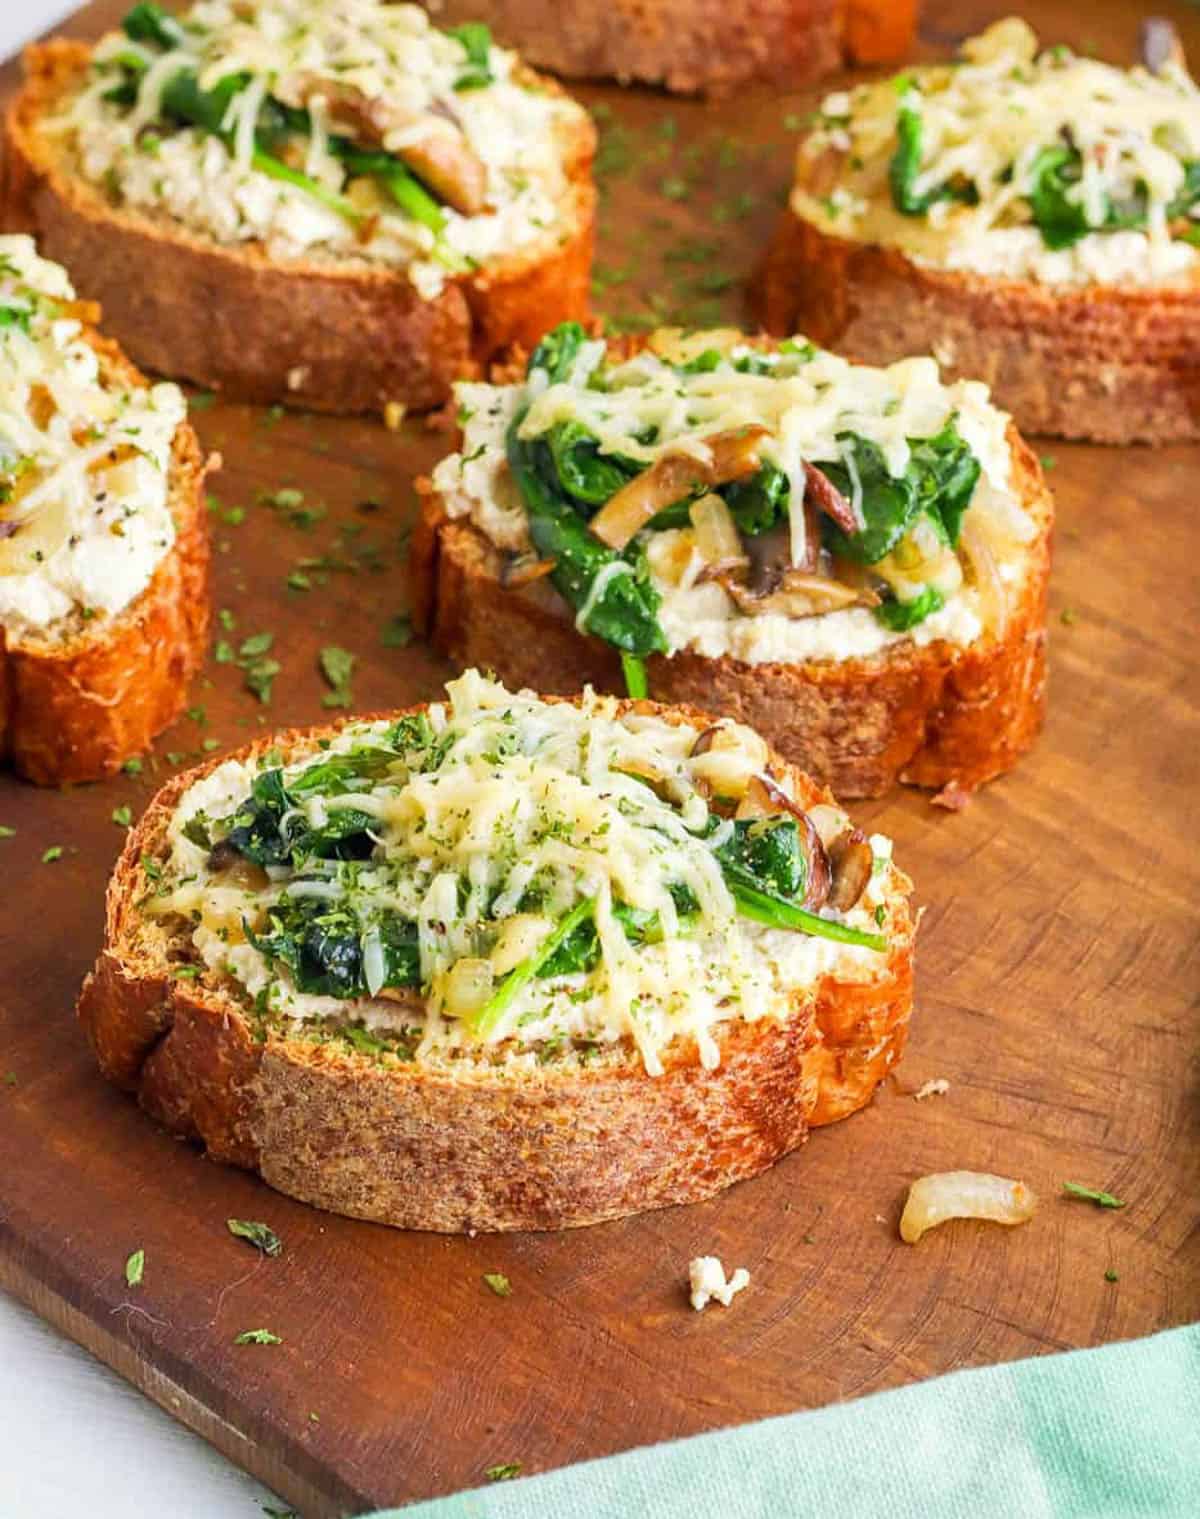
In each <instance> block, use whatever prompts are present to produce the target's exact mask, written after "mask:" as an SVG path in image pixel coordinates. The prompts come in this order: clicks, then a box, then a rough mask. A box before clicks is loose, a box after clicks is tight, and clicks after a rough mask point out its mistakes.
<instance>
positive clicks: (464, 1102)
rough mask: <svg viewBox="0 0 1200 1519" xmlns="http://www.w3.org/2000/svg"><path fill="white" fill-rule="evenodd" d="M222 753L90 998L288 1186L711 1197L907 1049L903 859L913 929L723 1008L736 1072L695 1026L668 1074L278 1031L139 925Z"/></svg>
mask: <svg viewBox="0 0 1200 1519" xmlns="http://www.w3.org/2000/svg"><path fill="white" fill-rule="evenodd" d="M639 710H657V709H655V708H654V707H652V706H651V705H650V704H641V705H640V707H639ZM668 715H670V714H668ZM677 717H678V719H679V720H690V719H695V718H697V717H699V718H700V720H702V721H705V722H706V721H708V719H707V718H704V717H703V715H702V714H694V713H690V712H686V711H684V712H680V713H678V714H677ZM311 731H314V732H329V731H331V730H330V729H322V730H311ZM304 736H305V735H304V734H301V733H290V734H283V735H276V736H275V737H274V738H273V739H264V740H260V741H259V742H258V743H257V744H255V745H253V746H251V747H250V749H248V750H246V751H243V755H248V754H252V753H256V752H259V751H261V750H262V749H264V748H266V747H268V745H270V744H275V745H280V746H282V748H283V749H284V751H285V752H288V751H290V750H291V749H292V748H293V747H294V746H295V744H296V743H297V741H298V740H299V739H300V738H302V737H304ZM216 763H218V761H216V760H213V761H210V762H208V763H207V764H205V765H203V766H201V767H199V768H198V769H196V770H192V771H189V772H187V773H185V774H182V775H178V776H176V777H174V779H173V780H171V781H170V782H169V783H168V784H167V785H166V786H165V787H163V789H162V790H161V791H160V792H159V793H158V795H157V796H156V797H155V798H154V800H153V801H152V802H151V804H150V806H149V808H148V809H147V811H146V814H145V816H144V817H143V818H142V819H141V821H140V822H139V823H138V825H137V827H136V828H134V829H133V830H132V832H131V833H130V835H129V837H128V839H127V841H126V845H125V848H124V851H123V852H122V855H121V858H120V860H119V861H118V863H117V866H116V868H115V870H114V872H113V877H112V881H111V882H110V885H109V890H108V897H107V911H106V931H105V947H104V950H103V951H102V953H101V955H100V957H99V959H98V960H97V963H96V967H95V969H94V971H93V972H92V973H91V974H90V975H89V976H88V978H87V980H86V982H85V983H84V987H83V991H82V993H81V995H80V999H79V1008H78V1011H79V1016H80V1019H81V1021H82V1023H83V1026H84V1029H85V1030H86V1032H87V1035H88V1038H89V1040H90V1041H91V1044H92V1047H93V1049H94V1051H95V1053H96V1058H97V1060H98V1061H99V1064H100V1067H101V1069H102V1071H103V1072H104V1074H105V1075H106V1076H108V1077H109V1078H110V1079H111V1080H113V1081H116V1082H118V1083H119V1084H120V1085H121V1086H123V1087H125V1088H126V1089H128V1090H130V1091H133V1092H136V1093H137V1095H138V1098H139V1101H140V1102H141V1103H142V1105H143V1106H144V1107H145V1108H146V1109H147V1110H148V1111H149V1112H150V1113H152V1114H153V1115H154V1116H155V1117H156V1118H157V1119H158V1120H159V1121H160V1122H162V1123H164V1124H166V1125H167V1126H169V1127H170V1128H171V1129H173V1130H174V1131H175V1132H176V1133H179V1134H182V1135H185V1136H187V1137H189V1138H193V1139H198V1140H200V1141H201V1142H203V1143H204V1144H205V1145H206V1147H207V1149H208V1153H209V1154H210V1155H211V1156H212V1157H213V1158H214V1159H217V1160H223V1161H227V1162H229V1163H232V1164H236V1165H241V1166H246V1167H248V1168H251V1169H256V1170H258V1171H259V1172H261V1174H262V1176H263V1177H264V1178H265V1179H266V1180H267V1181H268V1182H270V1184H271V1185H272V1186H275V1187H277V1188H278V1189H279V1190H280V1191H283V1192H287V1193H289V1194H290V1195H292V1196H294V1197H299V1198H301V1199H302V1200H304V1201H306V1202H311V1203H314V1204H316V1205H317V1206H318V1207H322V1208H328V1209H330V1210H332V1211H334V1212H339V1213H348V1214H351V1215H353V1216H356V1217H360V1218H370V1219H375V1220H378V1221H379V1222H382V1223H389V1224H394V1225H397V1226H399V1227H403V1228H415V1229H435V1230H441V1231H457V1230H467V1229H484V1230H489V1229H490V1230H500V1229H547V1228H566V1227H573V1226H577V1225H583V1224H590V1223H596V1222H599V1221H600V1220H602V1219H606V1218H617V1217H621V1216H623V1215H625V1214H628V1213H632V1212H638V1211H641V1210H643V1209H647V1208H657V1207H666V1206H668V1205H670V1204H673V1203H683V1202H693V1201H698V1200H699V1199H701V1198H705V1197H710V1196H712V1195H713V1194H714V1193H716V1192H718V1191H720V1190H722V1189H723V1188H724V1187H727V1186H729V1185H731V1184H732V1183H733V1182H735V1181H740V1180H742V1179H744V1178H746V1177H749V1176H754V1175H756V1174H757V1173H758V1172H760V1171H762V1170H764V1169H765V1168H766V1167H767V1166H769V1165H771V1164H772V1163H773V1162H774V1161H775V1160H777V1159H779V1158H780V1157H781V1156H782V1155H785V1154H787V1153H788V1152H789V1151H790V1150H793V1149H795V1148H796V1147H797V1146H798V1145H800V1144H801V1143H802V1142H803V1140H804V1138H805V1135H806V1133H807V1130H808V1127H809V1125H810V1124H813V1123H826V1122H829V1121H831V1120H833V1119H835V1118H840V1117H844V1116H845V1115H846V1114H848V1113H850V1112H853V1111H854V1110H855V1109H857V1108H859V1107H861V1106H862V1105H863V1104H864V1103H866V1102H867V1101H869V1099H870V1097H871V1095H872V1093H873V1092H874V1090H875V1088H876V1086H877V1085H878V1084H879V1082H880V1081H881V1080H882V1079H883V1077H884V1075H885V1074H886V1072H887V1071H888V1070H889V1069H890V1068H891V1067H892V1066H893V1065H894V1064H895V1063H896V1061H897V1060H898V1059H899V1058H900V1054H901V1052H902V1050H903V1047H904V1042H905V1039H906V1037H907V1028H908V1019H909V1015H910V1013H911V1010H912V961H913V942H914V938H915V933H916V921H915V918H914V917H913V915H912V913H911V911H910V908H909V903H908V898H907V889H908V883H907V882H906V881H904V880H903V878H901V882H900V887H899V889H898V890H897V892H896V893H895V894H894V896H892V897H891V899H890V901H889V903H888V909H887V910H888V918H887V922H886V925H885V931H886V932H887V933H888V935H889V938H890V940H891V945H892V948H891V950H890V952H889V954H888V956H887V959H886V962H885V963H883V964H881V966H880V968H879V970H878V972H877V974H876V975H875V977H874V978H873V979H871V980H864V981H861V982H853V983H852V982H846V981H837V980H834V979H833V978H832V977H830V976H825V977H824V978H823V979H822V980H821V981H820V983H819V984H817V985H816V986H815V987H814V988H813V994H812V996H811V998H810V999H807V1000H803V1001H800V1002H798V1003H797V1006H796V1009H795V1011H794V1013H793V1015H792V1016H791V1017H789V1018H788V1019H787V1020H785V1021H783V1022H776V1021H773V1020H764V1021H762V1022H760V1023H747V1022H744V1021H741V1020H734V1021H731V1022H729V1023H727V1024H724V1025H720V1026H719V1027H718V1029H717V1030H715V1033H716V1035H717V1038H718V1042H719V1044H720V1047H721V1064H720V1065H719V1067H718V1068H717V1069H716V1070H715V1071H706V1070H704V1068H703V1067H702V1066H701V1065H700V1063H699V1060H698V1058H697V1055H696V1051H695V1048H694V1046H693V1045H691V1043H690V1042H688V1043H686V1044H685V1043H683V1042H682V1041H681V1042H680V1044H679V1045H678V1046H672V1047H671V1049H670V1050H668V1051H667V1055H666V1060H665V1066H666V1069H665V1071H664V1074H663V1075H662V1076H660V1077H649V1076H647V1075H646V1074H645V1072H644V1070H643V1069H642V1067H641V1064H640V1062H638V1060H637V1059H636V1057H633V1056H631V1058H630V1059H629V1060H628V1061H627V1062H625V1063H622V1064H617V1065H611V1064H610V1065H599V1066H578V1065H571V1064H567V1063H557V1064H554V1063H552V1064H549V1065H545V1066H540V1067H538V1068H536V1069H535V1070H532V1071H530V1070H523V1069H512V1068H509V1067H505V1066H503V1065H489V1064H486V1063H483V1062H475V1061H470V1060H464V1061H463V1062H461V1064H458V1065H455V1066H454V1067H447V1066H445V1065H442V1066H437V1067H422V1066H419V1065H417V1064H415V1063H412V1062H409V1063H404V1062H400V1061H396V1060H391V1059H387V1060H384V1061H377V1060H375V1059H373V1058H371V1057H370V1056H367V1055H363V1054H360V1053H358V1052H356V1051H355V1050H353V1049H352V1048H351V1047H350V1046H349V1045H346V1044H344V1043H341V1042H330V1043H315V1042H309V1041H306V1040H303V1039H298V1038H291V1039H289V1038H287V1037H285V1036H284V1035H283V1033H282V1032H280V1031H279V1030H273V1031H268V1032H267V1033H266V1034H265V1035H264V1036H262V1037H260V1038H258V1039H256V1038H255V1035H254V1032H253V1030H252V1027H251V1024H250V1022H249V1021H248V1019H247V1017H246V1016H245V1014H244V1013H243V1011H242V1008H241V1004H240V1003H239V1002H238V1001H237V1000H236V999H235V997H234V996H233V995H231V993H230V991H229V990H227V989H225V988H220V989H218V988H216V987H213V986H209V985H208V984H202V983H200V982H198V981H196V980H192V979H186V978H180V977H178V976H173V975H172V974H171V973H170V966H169V965H168V964H166V963H164V961H163V959H162V956H161V954H160V953H158V954H156V953H155V952H153V950H152V949H151V948H148V947H147V945H146V944H145V942H143V940H142V939H141V938H140V936H139V928H140V917H139V911H138V902H139V900H140V898H141V897H142V895H143V894H144V892H145V891H146V890H147V885H148V882H147V877H146V875H145V871H144V868H143V865H142V860H143V857H145V856H149V857H151V858H154V857H157V856H158V855H160V854H161V853H162V852H163V851H164V848H165V844H164V840H165V835H166V829H167V824H168V822H169V820H170V817H171V815H172V813H173V811H174V809H175V807H176V805H177V804H178V801H179V798H180V797H181V795H182V794H183V792H184V791H186V790H187V788H188V787H189V786H191V785H192V784H194V782H195V781H196V780H197V779H198V778H199V777H200V776H201V775H203V774H204V773H206V772H207V771H208V770H210V769H211V768H212V767H213V766H214V765H215V764H216ZM777 765H778V769H779V771H780V772H782V770H783V769H785V768H787V767H786V766H784V764H783V762H782V761H777ZM795 781H796V795H797V797H798V798H799V799H800V800H801V802H802V803H804V804H806V805H811V804H812V803H814V802H815V801H817V800H821V799H824V798H826V797H827V796H828V793H826V792H824V791H823V790H822V788H820V787H818V786H816V785H815V783H813V782H812V781H810V780H808V779H807V778H806V777H803V776H798V775H797V776H796V777H795Z"/></svg>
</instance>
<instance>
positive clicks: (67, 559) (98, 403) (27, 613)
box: [0, 236, 185, 641]
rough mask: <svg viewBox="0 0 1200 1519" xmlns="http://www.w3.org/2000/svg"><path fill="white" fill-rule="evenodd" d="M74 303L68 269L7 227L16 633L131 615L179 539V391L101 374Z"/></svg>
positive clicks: (5, 465) (3, 329) (7, 480)
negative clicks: (175, 463)
mask: <svg viewBox="0 0 1200 1519" xmlns="http://www.w3.org/2000/svg"><path fill="white" fill-rule="evenodd" d="M75 311H76V307H75V292H74V290H73V289H72V288H71V284H70V281H69V280H68V278H67V276H66V273H65V271H64V270H62V269H61V268H60V267H59V266H58V265H57V264H52V263H49V262H48V261H47V260H45V259H43V258H39V257H38V255H37V253H36V251H35V249H34V244H33V240H32V239H31V238H28V237H21V236H8V237H0V625H3V627H4V629H5V631H6V633H7V634H8V636H9V638H10V639H13V640H14V641H15V640H19V639H23V638H32V637H44V636H47V635H49V634H54V633H58V632H61V631H63V630H64V625H66V624H67V623H68V621H69V620H71V619H77V618H78V617H81V616H82V617H83V618H86V619H89V620H90V619H92V618H95V617H98V616H111V615H113V614H115V613H117V612H120V611H122V610H123V609H124V608H125V607H127V606H128V605H129V603H130V602H131V601H133V600H134V598H135V597H137V596H138V595H140V594H141V592H142V591H144V590H145V588H146V586H147V585H148V584H149V583H150V579H151V576H152V575H153V574H154V571H155V569H156V567H157V565H158V563H159V561H160V560H161V559H162V557H163V555H164V554H165V553H166V552H167V550H168V549H169V548H170V546H171V544H172V543H173V542H174V541H175V524H174V521H173V519H172V517H171V512H170V507H169V480H168V474H169V466H170V457H171V443H172V439H173V438H174V435H175V430H176V428H177V427H178V426H179V424H180V423H181V422H182V421H183V419H184V415H185V405H184V400H183V396H182V394H181V393H180V391H179V390H178V388H177V387H176V386H174V385H153V386H150V387H148V388H140V387H139V388H132V389H127V388H125V386H124V385H122V384H119V383H117V382H115V381H114V380H113V379H111V378H107V377H105V376H104V375H103V374H102V373H101V366H100V362H99V359H98V357H97V354H96V351H95V349H94V348H93V347H92V345H91V344H90V343H89V342H88V341H87V339H86V337H85V336H84V327H83V324H82V323H81V321H80V320H79V317H78V316H77V315H76V314H75ZM70 625H71V626H72V627H73V626H74V625H75V624H74V622H73V621H71V622H70Z"/></svg>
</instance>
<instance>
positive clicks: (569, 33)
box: [427, 0, 917, 95]
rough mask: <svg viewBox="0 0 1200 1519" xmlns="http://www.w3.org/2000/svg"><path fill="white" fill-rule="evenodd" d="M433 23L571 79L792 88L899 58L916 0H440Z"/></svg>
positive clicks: (691, 87) (718, 89) (688, 87)
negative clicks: (479, 37)
mask: <svg viewBox="0 0 1200 1519" xmlns="http://www.w3.org/2000/svg"><path fill="white" fill-rule="evenodd" d="M427 9H428V10H429V11H430V12H431V13H432V14H433V15H434V17H435V19H436V20H437V22H438V24H439V25H445V24H446V23H447V22H461V21H486V22H487V23H488V24H489V25H490V26H491V27H492V29H493V30H494V31H495V33H496V35H497V36H498V37H499V38H500V40H501V41H502V42H504V43H505V44H507V45H508V46H511V47H516V48H518V49H519V50H520V51H521V53H522V54H524V56H525V57H527V58H528V59H529V61H530V63H535V64H537V65H538V66H539V67H541V68H547V69H550V70H552V71H553V72H554V73H556V74H565V75H567V76H568V77H570V78H576V79H580V78H582V79H597V78H611V79H619V80H621V81H622V83H628V82H629V81H631V80H637V81H639V82H641V83H646V84H660V85H665V86H666V88H667V89H669V90H676V91H680V92H682V93H685V94H691V93H694V92H703V93H707V94H713V95H717V94H726V93H728V92H729V91H730V90H733V89H736V88H737V87H738V86H741V85H745V84H749V83H751V82H763V83H768V84H773V85H775V86H777V87H778V88H780V89H794V88H796V87H797V86H798V85H801V84H805V83H807V82H808V81H809V80H812V79H817V78H819V77H820V76H821V75H822V74H828V73H832V72H833V71H834V70H836V69H839V68H841V67H843V66H844V65H847V64H852V63H885V62H888V61H890V60H892V59H896V58H902V57H903V56H904V55H905V54H906V53H907V52H908V50H909V48H910V47H911V46H912V42H913V37H914V33H915V30H916V20H917V6H916V3H915V0H754V3H753V4H742V5H728V4H725V3H723V0H657V3H655V4H653V5H647V4H646V3H645V0H575V3H574V4H572V5H570V6H564V5H560V4H556V3H555V0H443V3H433V0H430V3H428V4H427Z"/></svg>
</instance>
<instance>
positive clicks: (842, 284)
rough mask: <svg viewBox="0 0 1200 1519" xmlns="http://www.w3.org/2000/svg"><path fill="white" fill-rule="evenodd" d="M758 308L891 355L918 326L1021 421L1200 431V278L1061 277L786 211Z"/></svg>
mask: <svg viewBox="0 0 1200 1519" xmlns="http://www.w3.org/2000/svg"><path fill="white" fill-rule="evenodd" d="M751 308H752V310H753V313H754V315H755V317H756V319H757V320H758V321H759V322H761V324H762V326H763V327H764V328H765V329H766V331H768V332H770V333H772V334H774V335H775V336H778V337H782V336H786V335H787V334H788V333H792V332H803V333H805V334H806V335H807V336H808V337H810V338H812V340H813V341H814V342H817V343H820V344H822V345H823V346H826V347H829V348H832V349H834V350H835V351H836V352H838V353H842V354H845V355H846V357H847V358H851V359H859V360H864V361H869V362H871V363H887V362H890V361H891V360H893V359H899V358H903V357H904V356H905V355H906V354H908V353H911V351H912V348H913V343H914V336H915V339H916V341H918V342H919V344H920V346H921V348H922V350H924V351H930V352H933V353H934V354H936V355H937V358H938V360H939V362H940V364H941V365H942V367H943V369H944V370H945V371H946V374H947V376H948V377H950V378H954V379H960V378H961V379H968V378H969V379H978V380H983V381H985V382H986V383H987V384H988V386H990V388H991V391H992V394H993V396H994V398H995V400H996V404H997V405H998V406H1002V407H1003V408H1004V409H1005V410H1006V411H1010V412H1011V413H1012V414H1013V416H1014V417H1015V418H1016V420H1017V422H1018V424H1019V425H1020V427H1021V428H1022V430H1023V431H1025V432H1029V433H1045V434H1048V435H1051V436H1054V437H1060V438H1076V439H1080V440H1083V441H1088V442H1092V443H1172V442H1185V441H1188V440H1191V439H1195V438H1198V437H1200V286H1197V285H1195V284H1191V285H1186V286H1161V287H1154V286H1146V287H1135V286H1123V287H1109V286H1105V285H1084V286H1078V287H1076V286H1067V287H1059V286H1050V285H1042V284H1035V283H1033V282H1032V281H1029V280H1017V279H1001V278H999V277H997V276H993V275H978V274H971V273H968V272H964V271H960V270H952V269H934V268H929V267H927V266H924V265H918V264H915V263H913V261H912V260H911V259H910V258H908V257H906V256H905V254H903V253H902V252H900V250H899V249H896V248H885V247H880V246H878V245H875V244H872V243H861V242H853V241H850V240H848V239H846V238H842V237H834V236H831V235H830V234H829V233H827V232H825V231H823V230H822V229H821V228H818V227H816V226H814V225H813V224H812V223H811V222H808V221H804V220H802V219H801V218H800V217H798V216H797V215H795V213H794V212H792V211H791V210H787V211H785V212H784V213H783V215H782V217H781V219H780V222H779V225H778V228H777V230H776V232H775V236H774V239H773V241H772V243H771V245H770V247H769V249H768V251H767V254H766V256H765V259H764V261H763V263H762V265H761V267H760V269H759V271H758V274H757V276H756V279H755V282H754V286H753V289H752V296H751Z"/></svg>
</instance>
